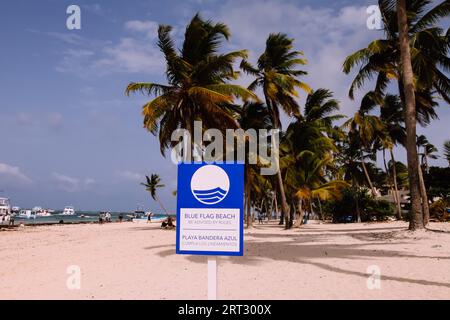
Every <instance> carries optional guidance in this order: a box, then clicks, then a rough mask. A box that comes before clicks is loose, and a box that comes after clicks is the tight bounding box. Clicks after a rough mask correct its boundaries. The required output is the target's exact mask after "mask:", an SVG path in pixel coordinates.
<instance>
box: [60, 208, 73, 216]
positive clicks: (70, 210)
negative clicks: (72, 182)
mask: <svg viewBox="0 0 450 320" xmlns="http://www.w3.org/2000/svg"><path fill="white" fill-rule="evenodd" d="M61 215H62V216H73V215H75V208H74V207H70V206H67V207H65V208H64V210H63V212H62V213H61Z"/></svg>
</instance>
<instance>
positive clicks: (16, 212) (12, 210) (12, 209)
mask: <svg viewBox="0 0 450 320" xmlns="http://www.w3.org/2000/svg"><path fill="white" fill-rule="evenodd" d="M11 212H12V213H15V214H18V213H19V212H20V208H19V207H12V208H11Z"/></svg>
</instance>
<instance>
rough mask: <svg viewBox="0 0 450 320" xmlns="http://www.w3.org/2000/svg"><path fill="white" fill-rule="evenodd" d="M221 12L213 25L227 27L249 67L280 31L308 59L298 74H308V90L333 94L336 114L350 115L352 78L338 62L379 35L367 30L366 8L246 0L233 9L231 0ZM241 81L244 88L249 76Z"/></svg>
mask: <svg viewBox="0 0 450 320" xmlns="http://www.w3.org/2000/svg"><path fill="white" fill-rule="evenodd" d="M220 12H221V13H220V15H219V18H217V19H216V20H218V21H223V22H224V23H226V24H227V25H228V26H229V27H230V30H231V33H232V38H231V42H232V43H233V49H237V48H239V49H241V48H246V49H249V51H250V59H251V60H252V61H253V62H255V60H256V58H257V57H258V56H259V55H260V54H261V53H262V51H263V50H264V46H265V41H266V39H267V36H268V35H269V34H270V33H274V32H282V33H286V34H288V36H289V37H291V38H294V39H295V43H294V44H295V47H296V49H298V50H303V51H304V53H305V57H306V59H307V60H308V64H307V65H306V66H304V67H303V69H304V70H306V71H308V73H309V74H308V75H307V76H306V77H303V78H302V80H303V81H305V82H306V83H308V84H309V85H310V86H311V87H312V88H313V89H317V88H327V89H330V90H332V91H333V92H334V93H335V97H336V98H337V99H339V100H340V101H341V112H343V113H345V114H347V115H349V114H352V113H353V112H354V110H355V108H356V105H357V103H358V101H356V102H353V101H350V100H349V99H348V97H347V93H348V89H349V87H350V83H351V81H352V79H353V78H352V75H345V74H344V73H343V72H342V63H343V62H344V59H345V57H346V56H347V55H349V54H350V53H352V52H354V51H355V50H357V49H360V48H361V47H363V46H365V45H367V43H368V42H369V41H370V40H371V39H373V38H375V37H377V36H380V34H379V33H378V32H377V31H371V30H368V29H367V27H366V19H367V13H366V7H365V6H357V5H350V6H345V7H342V8H340V9H332V8H329V7H328V8H326V7H314V8H313V7H310V6H303V5H301V4H300V3H288V2H280V1H265V2H261V1H247V2H239V5H236V2H235V1H231V0H230V1H228V2H225V3H224V5H223V6H222V7H221V8H220ZM248 12H251V13H252V14H250V15H249V14H248ZM243 80H245V81H247V82H246V83H245V84H249V82H248V80H249V79H248V77H245V78H244V79H243ZM304 96H305V95H304V94H303V99H301V100H302V101H303V102H304Z"/></svg>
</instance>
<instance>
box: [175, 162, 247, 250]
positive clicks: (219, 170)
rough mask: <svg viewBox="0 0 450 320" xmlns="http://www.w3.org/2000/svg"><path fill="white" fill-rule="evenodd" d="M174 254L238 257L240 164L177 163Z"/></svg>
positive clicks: (241, 193)
mask: <svg viewBox="0 0 450 320" xmlns="http://www.w3.org/2000/svg"><path fill="white" fill-rule="evenodd" d="M177 204H178V205H177V244H176V249H177V254H196V255H217V256H219V255H220V256H242V255H243V247H244V246H243V230H244V219H243V204H244V164H241V163H239V164H237V163H232V164H230V163H221V164H205V163H192V164H190V163H189V164H188V163H180V164H179V165H178V192H177Z"/></svg>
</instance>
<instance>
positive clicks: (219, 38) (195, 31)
mask: <svg viewBox="0 0 450 320" xmlns="http://www.w3.org/2000/svg"><path fill="white" fill-rule="evenodd" d="M171 30H172V27H170V26H167V25H160V26H159V29H158V46H159V48H160V50H161V51H162V53H163V55H164V57H165V60H166V76H167V82H168V83H167V84H158V83H154V82H144V83H131V84H129V85H128V87H127V89H126V94H127V95H129V94H130V93H133V92H141V93H143V94H147V95H149V96H152V95H153V96H156V97H155V98H154V99H152V100H151V101H149V102H148V103H146V104H145V105H144V106H143V116H144V127H145V128H146V129H147V130H149V131H150V132H151V133H152V134H154V135H159V142H160V148H161V153H162V154H163V155H164V151H165V149H166V148H168V147H170V146H171V145H172V142H171V135H172V132H173V131H174V130H176V129H179V128H182V129H187V130H188V131H189V133H190V134H191V136H192V133H193V128H194V121H196V120H202V121H203V128H204V129H208V128H216V129H221V130H225V129H227V128H232V129H234V128H237V127H238V123H237V121H236V119H235V114H236V112H237V111H238V110H237V109H236V106H235V105H233V104H232V102H233V100H234V99H235V98H241V99H243V100H247V99H253V100H257V97H256V95H255V94H254V93H252V92H250V91H249V90H247V89H245V88H243V87H241V86H239V85H235V84H230V83H229V81H230V80H235V79H236V78H237V77H238V76H239V73H238V72H236V71H235V70H234V69H233V64H234V62H235V61H236V59H238V58H245V57H246V56H247V52H246V51H245V50H240V51H233V52H228V53H222V54H219V53H218V51H219V48H220V45H221V43H222V42H223V40H228V39H229V37H230V32H229V30H228V28H227V26H226V25H224V24H222V23H216V24H214V23H212V22H211V21H209V20H208V21H205V20H203V19H202V18H201V17H200V16H199V15H198V14H197V15H195V16H194V18H193V19H192V20H191V22H190V23H189V25H188V26H187V28H186V32H185V36H184V42H183V46H182V48H181V50H177V49H176V48H175V43H174V41H173V39H172V38H171V35H170V32H171Z"/></svg>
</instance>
